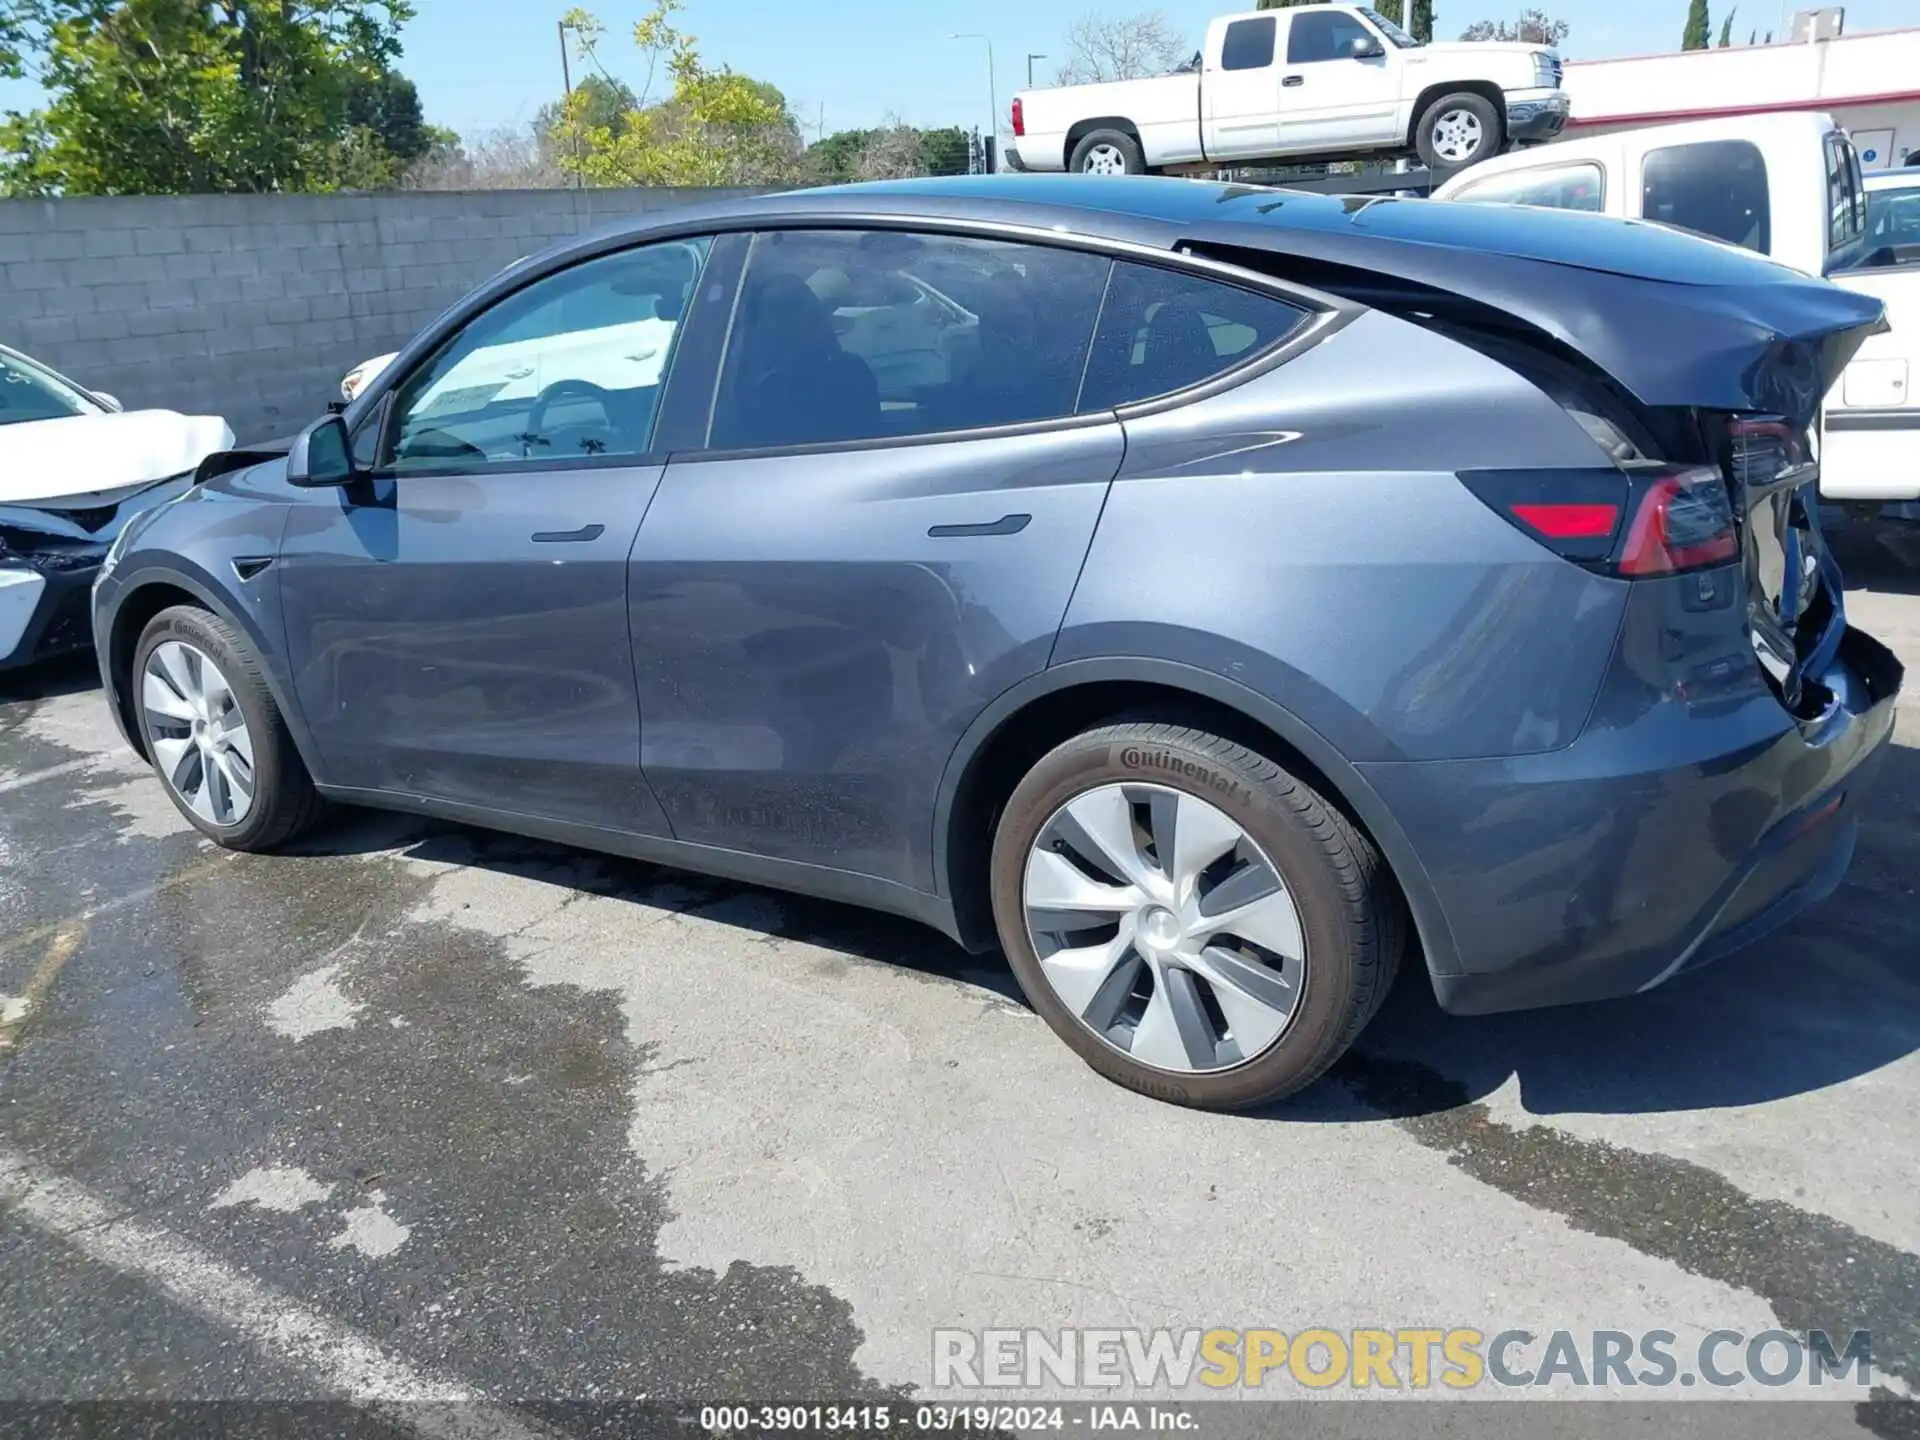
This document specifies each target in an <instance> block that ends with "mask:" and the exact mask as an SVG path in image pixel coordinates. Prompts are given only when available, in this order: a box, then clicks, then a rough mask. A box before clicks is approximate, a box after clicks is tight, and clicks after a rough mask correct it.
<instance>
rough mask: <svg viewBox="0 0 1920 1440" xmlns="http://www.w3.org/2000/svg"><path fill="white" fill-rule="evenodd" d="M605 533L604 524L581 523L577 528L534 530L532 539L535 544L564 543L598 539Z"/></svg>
mask: <svg viewBox="0 0 1920 1440" xmlns="http://www.w3.org/2000/svg"><path fill="white" fill-rule="evenodd" d="M606 533H607V527H606V526H604V525H582V526H581V527H580V528H579V529H578V530H536V531H534V532H533V539H534V543H535V544H536V545H566V544H570V543H573V542H576V541H584V540H598V539H599V538H600V537H601V536H602V535H604V534H606Z"/></svg>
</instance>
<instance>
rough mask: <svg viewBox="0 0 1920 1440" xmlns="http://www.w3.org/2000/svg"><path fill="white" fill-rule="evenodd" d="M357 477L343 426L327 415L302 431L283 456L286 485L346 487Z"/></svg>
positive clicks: (351, 450)
mask: <svg viewBox="0 0 1920 1440" xmlns="http://www.w3.org/2000/svg"><path fill="white" fill-rule="evenodd" d="M357 473H358V472H356V471H355V470H354V468H353V442H352V440H351V438H350V437H349V436H348V435H347V422H346V421H344V420H342V419H341V418H340V417H339V416H338V415H329V416H327V418H326V419H324V420H317V421H315V422H314V423H313V424H311V425H309V426H308V427H307V428H306V429H304V430H302V431H301V432H300V434H299V435H298V437H296V438H295V440H294V442H293V448H292V449H291V450H289V451H288V452H287V483H288V484H289V485H310V486H313V487H315V488H319V487H323V486H328V485H346V484H350V483H351V482H352V481H353V479H354V477H355V475H356V474H357Z"/></svg>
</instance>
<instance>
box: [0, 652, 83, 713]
mask: <svg viewBox="0 0 1920 1440" xmlns="http://www.w3.org/2000/svg"><path fill="white" fill-rule="evenodd" d="M99 688H100V671H99V669H98V668H97V667H96V666H95V664H94V659H93V656H92V655H91V654H85V653H83V654H78V655H63V656H61V657H60V658H59V659H57V660H42V661H41V662H39V663H38V664H36V665H22V666H20V667H19V668H18V669H16V670H6V671H0V704H8V703H11V702H14V701H21V700H55V699H58V698H59V697H60V696H62V695H78V694H80V693H81V692H82V691H85V690H98V689H99Z"/></svg>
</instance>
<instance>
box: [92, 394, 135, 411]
mask: <svg viewBox="0 0 1920 1440" xmlns="http://www.w3.org/2000/svg"><path fill="white" fill-rule="evenodd" d="M93 398H94V399H96V400H98V401H99V402H100V403H101V404H102V405H104V406H106V407H107V409H109V410H111V411H113V412H114V413H115V414H118V413H119V412H120V411H122V410H124V409H126V408H127V407H126V406H124V405H122V404H121V403H120V397H119V396H118V395H109V394H108V393H107V392H106V391H104V390H96V391H94V392H93Z"/></svg>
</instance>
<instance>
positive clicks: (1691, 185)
mask: <svg viewBox="0 0 1920 1440" xmlns="http://www.w3.org/2000/svg"><path fill="white" fill-rule="evenodd" d="M1903 180H1905V181H1907V182H1908V183H1909V184H1911V185H1913V186H1914V187H1915V188H1914V191H1913V193H1914V194H1920V176H1912V177H1908V176H1906V175H1904V174H1902V173H1901V172H1898V171H1895V172H1889V173H1888V174H1887V175H1884V176H1881V175H1876V176H1875V177H1874V178H1873V180H1872V182H1871V188H1869V185H1868V183H1867V182H1865V181H1864V180H1863V178H1862V175H1861V171H1860V159H1859V156H1858V155H1857V154H1855V152H1854V147H1853V142H1852V141H1851V140H1850V139H1848V138H1847V133H1846V131H1845V130H1843V129H1841V128H1840V127H1839V126H1838V125H1836V124H1835V123H1834V121H1833V118H1832V117H1831V116H1829V115H1823V114H1810V113H1789V114H1776V115H1748V116H1742V117H1740V118H1739V119H1735V120H1701V121H1694V122H1691V123H1688V124H1680V125H1658V126H1651V127H1646V128H1642V129H1638V130H1619V131H1615V132H1613V133H1612V134H1607V135H1596V136H1593V137H1591V138H1580V139H1574V140H1564V141H1561V142H1559V143H1557V144H1554V145H1549V146H1545V147H1543V148H1541V149H1538V150H1531V151H1523V152H1520V153H1516V154H1509V155H1501V156H1496V157H1495V158H1493V159H1491V160H1488V161H1486V162H1485V163H1484V164H1481V165H1478V166H1476V167H1475V168H1474V169H1473V170H1471V171H1469V172H1465V173H1462V174H1460V175H1456V176H1455V177H1454V178H1453V179H1451V180H1449V181H1447V183H1446V184H1444V185H1442V186H1441V187H1440V188H1439V189H1438V190H1436V191H1435V192H1434V195H1433V198H1434V199H1435V200H1451V201H1455V202H1465V203H1469V204H1487V203H1494V204H1506V205H1547V206H1553V207H1555V208H1558V209H1562V210H1591V211H1594V212H1595V213H1598V214H1604V215H1616V216H1621V217H1624V218H1628V219H1638V220H1656V221H1658V222H1660V223H1661V224H1663V225H1674V226H1678V227H1680V228H1682V229H1686V230H1691V231H1694V232H1696V233H1698V234H1701V235H1706V236H1709V237H1711V238H1713V239H1716V240H1721V241H1724V242H1726V243H1727V244H1729V245H1740V246H1744V247H1745V248H1747V249H1749V250H1757V251H1759V252H1760V253H1761V254H1763V255H1767V256H1770V257H1772V258H1773V259H1774V260H1777V261H1779V262H1780V263H1781V264H1782V265H1788V266H1791V267H1792V268H1793V269H1795V270H1799V271H1801V272H1802V273H1804V274H1808V275H1824V276H1825V277H1826V278H1827V279H1829V280H1831V281H1833V282H1834V283H1835V284H1839V285H1844V286H1846V287H1847V288H1848V289H1850V290H1858V291H1861V292H1863V293H1865V294H1870V295H1873V296H1876V297H1878V298H1879V299H1880V300H1882V301H1883V302H1884V303H1885V304H1886V307H1887V321H1888V325H1889V329H1888V330H1887V331H1885V332H1883V333H1881V334H1878V335H1874V336H1872V337H1871V338H1869V339H1868V340H1867V342H1866V343H1865V344H1864V345H1862V346H1861V347H1860V352H1859V354H1858V355H1856V356H1855V357H1854V360H1853V363H1852V364H1851V365H1849V366H1848V367H1847V369H1846V371H1845V373H1844V374H1842V376H1841V377H1840V381H1839V383H1838V384H1836V385H1835V386H1834V387H1833V389H1832V390H1831V391H1830V392H1829V393H1828V395H1827V401H1826V406H1825V409H1824V414H1823V417H1822V426H1821V435H1820V493H1821V495H1822V496H1823V497H1825V498H1826V499H1829V500H1834V501H1841V502H1849V503H1854V502H1858V503H1861V504H1871V503H1873V502H1876V501H1880V502H1885V501H1914V500H1920V234H1911V233H1906V232H1904V231H1903V229H1902V227H1903V226H1905V225H1906V223H1907V221H1906V218H1905V217H1906V216H1907V213H1908V212H1907V211H1906V210H1904V209H1902V210H1899V211H1898V212H1897V213H1896V208H1895V207H1896V206H1899V205H1903V204H1905V203H1906V202H1905V201H1903V200H1901V199H1899V198H1898V197H1897V196H1896V195H1895V194H1894V193H1893V192H1894V188H1895V187H1896V185H1897V183H1898V182H1900V181H1903ZM1883 187H1884V189H1885V193H1886V199H1885V200H1884V201H1882V200H1880V199H1878V198H1877V197H1878V196H1879V195H1880V194H1881V193H1882V191H1883ZM1903 235H1904V239H1903V238H1902V236H1903Z"/></svg>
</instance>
